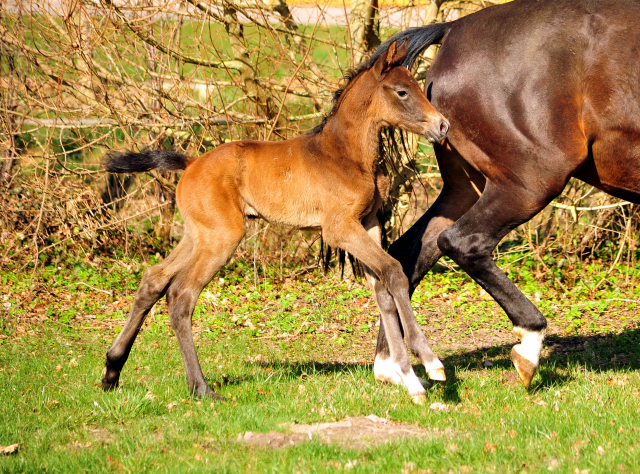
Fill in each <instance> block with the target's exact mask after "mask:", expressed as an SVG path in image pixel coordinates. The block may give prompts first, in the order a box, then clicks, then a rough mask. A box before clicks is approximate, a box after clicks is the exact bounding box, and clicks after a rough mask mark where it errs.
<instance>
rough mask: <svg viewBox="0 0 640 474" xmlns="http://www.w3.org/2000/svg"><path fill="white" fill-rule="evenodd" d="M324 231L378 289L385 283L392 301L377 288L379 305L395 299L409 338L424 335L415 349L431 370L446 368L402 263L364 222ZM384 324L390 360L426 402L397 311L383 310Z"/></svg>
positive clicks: (418, 398) (411, 391) (413, 393)
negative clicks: (416, 310) (425, 330)
mask: <svg viewBox="0 0 640 474" xmlns="http://www.w3.org/2000/svg"><path fill="white" fill-rule="evenodd" d="M323 230H324V233H325V237H326V238H327V241H328V242H330V243H332V244H333V245H335V246H337V247H340V248H342V249H343V250H345V251H347V252H349V253H350V254H351V255H353V256H354V257H356V258H357V259H358V260H360V262H362V263H363V264H364V265H365V266H366V267H367V268H368V270H369V271H370V272H371V273H372V274H373V275H375V276H376V277H377V279H375V280H373V282H374V284H375V285H376V290H379V288H378V285H379V284H380V285H383V286H384V287H385V288H386V289H387V291H388V294H389V295H390V296H391V300H388V299H386V298H387V297H386V296H385V295H384V292H381V291H377V292H376V296H377V297H378V298H380V297H381V296H382V299H379V300H378V304H380V305H384V306H389V307H390V306H391V301H392V302H393V305H395V307H396V308H397V310H398V314H399V316H400V320H401V321H402V325H403V327H404V328H405V338H406V340H407V341H409V340H411V341H417V340H419V339H420V336H422V338H423V340H424V345H423V346H421V347H419V348H418V347H413V349H415V350H416V351H417V352H418V353H419V354H420V357H421V360H425V361H426V363H427V364H428V366H429V367H430V368H431V370H436V369H442V368H443V366H442V363H441V362H440V361H439V359H438V358H437V357H436V356H435V354H433V352H432V351H431V349H430V348H429V345H428V344H427V342H426V338H424V335H423V334H422V331H421V330H420V327H419V326H418V325H417V322H415V316H414V314H413V310H412V309H411V303H410V301H409V283H408V281H407V277H406V276H405V275H404V273H403V271H402V266H401V265H400V263H398V261H397V260H395V259H393V258H392V257H390V256H389V255H388V254H387V253H386V252H385V251H384V250H382V248H381V247H380V246H379V245H378V244H377V242H375V241H374V240H373V239H372V238H371V237H370V236H369V235H368V234H367V232H366V230H365V229H364V228H363V227H362V225H360V223H358V222H356V221H347V222H341V223H340V224H339V225H337V226H336V227H335V228H332V229H328V228H327V227H324V228H323ZM376 282H377V283H376ZM412 321H413V323H412ZM381 326H384V328H385V331H386V335H387V340H388V342H389V352H390V358H389V360H391V361H392V363H393V364H394V365H395V367H397V370H396V373H397V377H398V378H399V379H400V380H401V381H402V382H403V383H404V384H405V385H406V386H407V389H408V390H409V394H410V395H411V396H412V397H413V399H414V401H416V402H422V401H424V400H425V390H424V387H423V386H422V384H421V383H420V381H419V379H418V378H417V377H416V376H415V374H414V373H413V369H412V367H411V360H410V359H409V355H408V354H407V351H406V350H405V348H404V345H403V343H402V333H401V332H400V326H399V323H398V317H397V316H396V314H395V312H392V311H383V312H382V325H381ZM389 381H392V382H393V381H397V378H395V377H394V376H391V377H390V380H389Z"/></svg>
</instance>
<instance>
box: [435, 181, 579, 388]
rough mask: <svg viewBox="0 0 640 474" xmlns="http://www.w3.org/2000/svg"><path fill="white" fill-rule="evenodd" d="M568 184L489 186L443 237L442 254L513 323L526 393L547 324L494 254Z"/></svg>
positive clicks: (517, 362) (514, 352) (516, 355)
mask: <svg viewBox="0 0 640 474" xmlns="http://www.w3.org/2000/svg"><path fill="white" fill-rule="evenodd" d="M538 174H540V173H538ZM567 176H568V175H567ZM567 179H568V178H567ZM524 182H526V181H524ZM565 183H566V180H564V179H562V177H558V176H554V177H552V178H549V179H545V177H544V176H537V181H536V183H535V187H534V186H531V187H530V188H525V187H520V186H518V185H516V184H514V183H508V182H507V183H498V184H496V183H495V182H488V183H487V185H486V187H485V190H484V192H483V194H482V196H481V197H480V199H479V200H478V202H477V203H476V204H475V205H474V206H473V207H472V208H471V209H470V210H469V212H467V213H466V214H465V215H464V216H462V217H461V218H460V219H459V220H458V221H457V222H456V223H455V224H454V225H452V226H451V227H449V228H448V229H447V230H445V231H444V232H442V233H441V234H440V236H439V237H438V246H439V247H440V249H441V250H442V251H443V252H444V253H445V254H446V255H448V256H449V257H451V258H452V259H453V260H454V261H455V262H456V263H457V264H458V265H460V267H461V268H462V269H463V270H464V271H465V272H467V274H468V275H469V276H471V277H472V278H473V279H474V280H475V281H476V282H477V283H478V284H479V285H480V286H481V287H482V288H484V289H485V290H486V291H487V293H489V294H490V295H491V296H492V297H493V298H494V299H495V300H496V301H497V302H498V304H499V305H500V306H501V307H502V309H504V311H505V312H506V313H507V316H508V317H509V319H510V320H511V322H512V323H513V325H514V331H515V333H516V334H517V335H518V336H519V337H520V338H521V341H522V342H521V344H518V345H516V346H515V347H514V348H513V350H512V352H511V358H512V360H513V362H514V364H515V366H516V370H517V371H518V374H519V375H520V378H521V379H522V382H523V383H524V386H525V387H526V388H528V387H529V385H530V383H531V379H532V378H533V375H534V374H535V371H536V370H537V368H538V365H539V359H540V351H541V349H542V341H543V339H544V332H545V329H546V327H547V321H546V319H545V318H544V316H542V313H540V311H539V310H538V309H537V308H536V307H535V306H534V305H533V303H531V301H529V300H528V299H527V297H526V296H525V295H524V294H523V293H522V292H520V290H518V288H516V286H515V285H514V284H513V283H512V282H511V281H510V280H509V278H508V277H507V276H506V275H505V274H504V273H503V272H502V271H501V270H500V269H499V268H498V266H497V265H496V264H495V263H494V261H493V258H492V252H493V249H494V248H495V247H496V245H497V244H498V243H499V242H500V240H502V238H503V237H504V236H505V235H506V234H507V233H508V232H509V231H510V230H512V229H513V228H514V227H516V226H518V225H520V224H522V223H523V222H526V221H528V220H529V219H531V218H532V217H533V216H535V215H536V214H537V213H538V212H539V211H540V210H542V209H543V208H544V207H545V206H546V205H547V204H548V203H549V202H550V201H551V200H552V199H553V198H554V197H556V196H557V195H558V194H560V192H561V191H562V189H563V188H564V185H565Z"/></svg>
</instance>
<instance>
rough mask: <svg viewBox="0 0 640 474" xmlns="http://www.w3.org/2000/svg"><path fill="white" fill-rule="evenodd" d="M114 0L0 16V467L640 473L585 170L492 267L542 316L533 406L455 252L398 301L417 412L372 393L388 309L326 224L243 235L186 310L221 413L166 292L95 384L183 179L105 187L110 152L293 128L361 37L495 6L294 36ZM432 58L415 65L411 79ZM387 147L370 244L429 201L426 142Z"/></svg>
mask: <svg viewBox="0 0 640 474" xmlns="http://www.w3.org/2000/svg"><path fill="white" fill-rule="evenodd" d="M27 3H28V2H25V5H26V4H27ZM120 3H121V5H120ZM120 3H119V5H120V7H119V8H120V9H121V12H117V11H116V10H114V9H112V8H110V7H109V6H108V2H107V3H89V2H71V1H67V0H61V1H58V0H44V2H43V5H45V6H49V7H51V6H53V7H55V8H50V9H49V10H50V13H51V14H49V10H47V9H46V8H45V10H43V11H46V12H47V14H46V15H44V14H43V11H40V10H38V9H35V10H33V9H32V10H30V11H27V10H20V11H19V10H18V9H16V10H13V9H5V10H1V11H0V50H1V52H2V54H0V71H1V72H2V74H0V108H1V109H2V110H3V120H1V121H0V149H1V150H2V153H3V155H2V169H0V420H1V422H0V472H1V473H4V472H7V473H13V472H15V473H22V472H25V473H29V472H63V473H66V472H91V473H93V472H170V473H174V472H225V473H226V472H228V473H235V472H247V473H249V472H273V473H298V472H299V473H307V472H344V471H350V472H383V473H384V472H393V473H398V472H399V473H402V474H412V473H432V474H444V473H447V474H448V473H456V474H457V473H478V472H480V473H484V472H498V473H501V472H522V473H535V472H538V473H540V472H545V473H546V472H558V473H577V474H587V473H589V474H595V473H612V472H640V448H639V447H638V443H637V440H638V435H639V432H640V415H639V414H638V413H639V412H640V410H639V408H640V391H639V390H640V389H639V387H640V376H639V374H640V372H638V369H640V345H639V343H640V326H639V324H640V312H638V307H637V305H638V303H639V302H640V287H639V286H638V281H639V280H640V268H639V267H638V265H637V263H636V262H637V260H638V257H639V256H640V253H639V251H638V243H639V242H640V241H639V235H640V234H639V232H638V217H637V206H632V205H631V204H630V203H629V202H624V201H620V200H618V199H614V198H611V197H609V196H606V195H604V194H603V193H599V192H598V191H597V190H596V189H595V188H593V187H592V186H589V185H587V184H584V183H582V182H578V181H576V180H571V181H570V182H569V184H568V186H567V188H566V189H565V191H564V192H563V193H562V194H561V195H560V196H558V197H557V198H556V199H555V200H553V201H552V202H551V204H550V205H549V206H547V207H546V208H545V209H544V211H542V212H541V214H540V215H539V216H537V217H536V218H535V219H533V220H532V221H530V222H527V223H526V224H525V225H522V226H520V227H518V228H517V229H515V230H514V231H513V232H511V233H510V234H508V235H507V236H506V237H505V239H504V241H503V242H502V243H501V244H500V245H499V246H498V248H497V249H496V250H495V251H494V254H493V255H494V257H495V258H496V261H497V264H498V266H499V267H500V269H502V270H503V271H504V272H505V273H506V274H507V276H508V277H509V279H510V280H511V281H513V282H514V283H515V284H516V285H517V287H518V288H519V289H520V290H522V291H523V292H524V294H525V295H526V296H527V297H528V298H529V299H530V300H531V301H532V302H534V303H535V305H536V306H537V308H539V309H540V311H541V312H542V313H543V315H544V316H545V317H546V318H548V321H549V328H548V330H547V338H546V339H545V342H544V347H543V350H542V359H541V365H540V369H539V370H538V372H537V373H536V375H535V377H534V379H533V382H532V385H531V387H530V389H529V390H525V389H524V388H523V386H522V383H521V382H520V380H519V379H518V375H517V373H516V371H515V370H514V368H513V364H512V362H511V360H510V357H509V354H510V351H511V348H512V346H513V345H514V344H516V343H517V342H518V340H517V337H516V336H515V335H514V334H513V332H512V331H511V329H512V324H511V323H510V322H509V320H508V319H507V317H506V315H505V314H504V312H503V311H502V310H501V309H500V308H499V307H498V305H497V304H496V303H495V302H494V300H493V299H492V298H491V297H490V296H489V295H488V294H487V293H485V292H484V291H482V290H480V287H479V286H478V285H477V284H475V283H473V282H472V281H471V279H470V278H469V277H468V276H467V275H466V274H465V273H464V272H462V271H461V270H460V269H459V267H458V266H456V265H455V264H453V263H452V261H451V260H448V259H446V258H445V259H443V260H441V261H440V263H438V264H436V266H435V268H434V270H433V271H432V272H430V273H429V274H428V275H427V276H426V278H425V279H424V281H423V282H422V283H421V284H420V286H419V287H418V289H417V291H416V293H415V294H414V295H413V298H412V301H411V304H412V306H413V309H414V312H415V314H416V317H417V320H418V323H419V324H420V326H421V328H422V330H423V331H424V332H425V334H426V335H427V337H428V339H429V343H430V344H431V346H432V348H433V349H434V351H435V352H436V353H437V354H438V355H439V356H440V357H441V359H442V361H443V363H444V365H445V370H446V375H447V380H446V381H445V382H431V383H430V386H429V388H428V389H427V401H426V403H424V404H422V405H414V404H413V403H411V398H410V397H409V396H408V393H407V390H406V388H404V387H396V386H391V385H383V384H379V383H377V382H375V380H374V377H373V373H372V371H373V361H374V354H375V345H376V335H377V332H378V326H377V324H378V320H379V311H378V309H377V307H376V304H375V302H374V301H373V298H372V296H371V294H370V292H369V290H368V289H367V287H366V285H365V284H364V283H363V281H362V280H361V279H359V278H356V277H354V276H353V275H348V276H345V278H342V276H341V274H340V270H338V271H336V270H335V263H336V262H337V261H338V260H339V256H336V254H335V252H334V254H333V258H329V257H331V255H330V254H329V255H328V254H327V253H323V250H324V252H326V247H325V248H324V249H323V247H322V246H321V245H320V244H319V242H320V235H319V234H318V233H315V234H314V233H311V232H298V231H289V230H283V229H281V228H278V227H277V226H276V227H271V226H269V225H266V224H261V223H256V222H254V223H252V224H251V227H250V232H249V234H248V236H247V238H246V239H245V240H244V241H243V242H242V244H241V245H240V247H239V249H238V253H237V254H236V257H235V259H234V260H233V261H232V262H231V263H230V264H229V265H228V266H226V267H224V268H223V270H222V271H221V272H220V274H218V275H216V277H215V278H214V280H213V282H212V283H211V284H210V285H209V286H208V287H207V288H205V291H203V293H202V295H201V296H200V299H199V301H198V304H197V306H196V309H195V313H194V326H193V327H194V337H195V343H196V346H197V350H198V354H199V357H200V361H201V363H202V368H203V371H204V375H205V378H206V380H207V382H208V383H209V384H210V385H211V386H213V387H215V389H216V391H217V392H219V393H220V394H222V395H224V396H225V397H226V401H224V402H221V401H211V400H208V399H197V398H191V397H189V396H188V391H187V387H186V384H185V375H184V372H185V371H184V367H183V364H182V363H181V357H180V350H179V348H178V344H177V341H176V338H175V335H174V333H173V331H172V329H171V326H170V323H169V317H168V314H167V307H166V302H165V300H164V299H162V300H161V301H160V302H159V303H158V304H157V305H156V306H155V308H154V309H153V311H152V313H151V314H150V315H149V317H148V318H147V320H146V321H145V324H144V326H143V330H142V332H141V333H140V335H139V336H138V338H137V340H136V344H135V345H134V347H133V350H132V353H131V357H130V359H129V361H128V363H127V364H126V365H125V367H124V369H123V372H122V377H121V380H120V382H121V385H120V387H119V388H118V389H117V390H115V391H113V392H108V393H105V392H103V391H102V389H101V387H100V380H101V378H102V377H103V374H104V364H105V353H106V351H107V350H108V348H109V347H110V345H111V344H112V342H113V340H114V338H115V337H116V336H117V334H119V332H120V331H121V329H122V327H123V325H124V322H125V318H126V315H127V313H128V311H129V309H130V307H131V303H132V301H133V298H134V295H135V291H136V289H137V288H138V285H139V282H140V279H141V277H142V273H143V272H144V270H145V268H147V267H148V266H149V265H153V264H157V263H159V261H161V260H162V259H163V258H164V256H166V255H168V252H167V250H168V249H169V248H171V247H172V246H173V245H174V244H175V243H176V242H177V241H178V240H180V239H181V238H182V236H183V227H184V226H183V220H182V216H181V215H180V213H179V212H176V209H175V194H174V191H175V186H176V183H177V180H178V175H176V174H153V175H148V174H147V175H144V174H143V175H138V176H137V177H131V176H128V177H125V178H123V179H121V180H117V179H115V177H114V176H113V175H107V174H106V173H104V172H103V171H102V168H101V167H100V165H99V164H98V163H99V160H100V159H101V158H102V157H103V156H104V154H105V153H106V152H107V151H108V150H111V149H116V150H123V149H134V148H135V149H143V148H146V147H149V148H151V149H172V150H181V151H184V152H185V153H187V154H189V155H193V156H196V155H199V154H201V153H203V152H205V151H207V150H210V149H212V148H214V147H216V146H218V145H220V144H222V143H225V142H227V141H229V140H235V139H245V138H254V139H270V140H279V139H282V138H287V137H291V136H294V135H297V134H299V133H303V132H305V131H308V130H309V129H310V128H312V127H313V126H315V125H317V124H318V123H319V122H320V120H321V119H322V117H323V116H325V115H326V113H327V112H328V111H329V110H331V97H332V92H333V91H335V90H336V89H337V88H338V87H339V86H340V85H341V82H340V79H341V78H343V77H344V75H345V73H346V70H347V69H348V68H349V67H353V66H355V65H356V64H357V63H358V62H359V60H360V59H362V57H364V56H365V55H366V54H365V53H366V51H367V50H371V48H372V44H373V43H371V44H369V43H368V41H369V40H370V38H371V34H372V33H374V35H373V36H377V37H378V38H379V39H381V40H384V39H386V38H387V37H388V36H389V35H390V34H391V33H393V32H396V31H400V30H402V29H404V28H406V27H407V26H409V23H410V22H417V23H416V24H418V23H419V24H428V23H430V22H431V21H432V20H434V19H436V20H438V21H444V20H451V19H455V18H458V17H459V16H462V15H464V14H466V13H468V12H469V11H473V10H476V9H480V8H483V7H485V6H487V5H490V4H492V3H504V2H503V1H502V0H496V1H491V2H485V1H476V0H474V1H465V2H457V1H456V2H454V1H444V2H429V4H428V5H425V4H422V5H419V2H416V3H415V5H413V6H411V7H406V8H405V7H402V8H400V7H398V8H397V9H396V10H393V11H392V10H388V11H386V12H383V15H382V16H381V17H380V21H379V22H376V21H375V18H373V17H367V16H362V18H358V17H357V15H355V14H354V15H351V17H350V20H353V21H347V20H346V16H345V21H344V22H341V23H340V24H335V23H334V22H333V21H329V19H327V18H322V10H321V9H320V8H317V9H316V10H318V11H317V12H316V14H317V15H319V16H318V18H319V20H318V22H317V23H315V24H296V23H295V22H292V21H291V18H290V17H288V16H287V15H288V14H287V12H286V9H283V8H278V9H276V7H274V6H273V5H272V4H271V3H270V4H269V5H266V4H262V3H261V2H257V3H256V5H255V6H254V5H253V4H252V3H251V2H249V3H247V4H243V3H241V2H236V3H237V5H236V7H237V8H236V7H233V8H231V7H230V8H224V9H222V8H219V7H220V4H219V2H215V1H211V2H207V1H205V2H195V3H197V4H198V5H195V3H194V2H186V1H185V2H182V1H181V2H177V3H175V4H174V3H171V2H170V3H166V4H161V5H160V4H158V5H151V4H150V6H148V7H142V8H140V7H139V5H138V3H137V2H133V1H131V2H130V1H124V2H120ZM278 3H279V5H280V7H283V6H284V7H286V3H285V2H278ZM294 3H296V2H294ZM369 3H371V2H369ZM369 3H368V2H366V1H360V0H359V1H358V2H356V1H353V2H351V4H352V7H354V8H355V7H357V6H358V5H360V7H362V6H365V7H366V6H367V5H368V4H369ZM436 3H437V4H438V8H437V9H436V10H435V11H432V10H433V9H432V8H431V7H432V6H433V5H435V4H436ZM16 4H17V5H18V6H20V5H21V3H20V2H17V3H16ZM207 5H208V6H213V7H215V8H208V7H207ZM225 5H227V6H229V5H232V4H231V3H226V4H225ZM325 6H326V5H325ZM58 7H60V8H58ZM394 8H395V7H394ZM469 8H471V10H468V9H469ZM356 10H357V8H356ZM438 10H439V11H438ZM366 11H367V14H366V15H372V14H373V12H374V11H375V8H368V9H366ZM351 12H352V11H351ZM351 12H347V11H346V10H345V11H344V15H348V14H350V13H351ZM429 15H431V16H429ZM409 20H410V21H409ZM347 23H349V25H348V26H347ZM411 24H413V23H411ZM367 28H373V29H374V30H375V31H372V30H371V31H367ZM239 58H242V59H243V61H238V59H239ZM432 59H433V55H429V54H428V55H426V56H425V57H424V58H423V59H421V60H420V63H419V64H418V65H417V67H416V68H415V69H414V71H413V72H414V73H415V75H416V77H418V78H419V79H420V80H421V81H423V80H424V78H425V74H426V71H427V69H428V67H429V65H430V63H431V61H432ZM479 77H480V76H479ZM485 82H486V81H485ZM390 137H391V138H392V136H391V135H387V136H385V137H384V139H385V140H387V141H386V142H385V144H387V145H393V140H392V139H391V138H390ZM404 138H405V139H406V140H405V141H404V142H403V143H402V146H396V147H395V148H394V147H393V146H391V148H392V149H393V150H392V151H393V153H392V154H391V155H389V156H387V157H386V158H389V157H392V158H394V159H395V160H396V162H395V163H392V164H389V163H387V162H385V166H386V167H387V170H386V171H387V172H388V173H389V177H390V178H391V180H392V183H393V186H392V190H391V195H390V198H389V200H388V201H387V202H386V203H385V209H384V212H385V219H386V222H385V224H386V229H387V232H386V236H385V237H386V238H387V243H391V242H393V241H394V240H396V239H397V238H398V236H399V235H400V234H402V233H403V232H405V231H406V230H407V229H408V228H409V226H410V225H411V224H413V223H415V221H416V220H417V219H418V217H419V216H420V215H422V214H423V213H424V212H425V210H426V209H428V208H429V206H431V205H432V204H433V202H434V201H435V199H436V196H437V195H438V193H439V192H440V191H441V190H442V187H443V182H442V179H441V176H440V173H439V170H438V168H437V164H436V160H435V156H434V154H433V149H432V148H431V147H430V146H429V145H427V144H426V141H425V140H421V141H418V139H417V138H416V137H413V136H406V137H404ZM395 139H396V141H401V137H400V136H399V135H395ZM387 165H388V166H387ZM514 201H517V200H514ZM322 260H327V261H330V262H329V263H331V264H332V265H333V268H332V269H330V270H329V271H328V272H327V273H324V272H323V271H321V267H322V266H323V265H322V263H324V262H322ZM347 266H348V263H347ZM347 273H348V272H347ZM356 273H357V272H356ZM413 363H414V370H415V371H416V373H417V375H418V376H419V377H422V378H426V374H425V372H424V368H423V367H422V366H421V365H420V364H418V363H417V361H416V360H415V359H413Z"/></svg>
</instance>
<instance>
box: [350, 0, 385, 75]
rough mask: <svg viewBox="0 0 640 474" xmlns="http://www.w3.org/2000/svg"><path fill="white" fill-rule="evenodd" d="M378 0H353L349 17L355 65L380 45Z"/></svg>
mask: <svg viewBox="0 0 640 474" xmlns="http://www.w3.org/2000/svg"><path fill="white" fill-rule="evenodd" d="M379 26H380V25H379V22H378V0H353V1H352V2H351V15H350V18H349V32H350V34H351V47H352V49H353V65H354V66H356V65H358V64H360V63H361V62H362V61H363V60H364V59H365V58H366V56H367V55H368V53H369V52H371V51H372V50H373V49H375V48H376V47H378V46H379V45H380V38H379V36H378V35H379Z"/></svg>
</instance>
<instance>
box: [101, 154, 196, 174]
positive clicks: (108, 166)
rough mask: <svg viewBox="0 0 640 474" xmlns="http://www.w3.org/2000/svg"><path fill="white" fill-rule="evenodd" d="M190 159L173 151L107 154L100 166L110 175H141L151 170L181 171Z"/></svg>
mask: <svg viewBox="0 0 640 474" xmlns="http://www.w3.org/2000/svg"><path fill="white" fill-rule="evenodd" d="M189 161H191V159H190V158H189V157H188V156H186V155H183V154H182V153H177V152H175V151H166V150H145V151H141V152H134V151H125V152H111V153H109V154H107V156H106V157H105V159H104V161H103V162H102V166H103V167H104V169H105V170H106V171H109V172H110V173H142V172H145V171H151V170H153V169H156V168H157V169H160V170H162V171H170V170H183V169H185V168H186V167H187V164H189Z"/></svg>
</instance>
